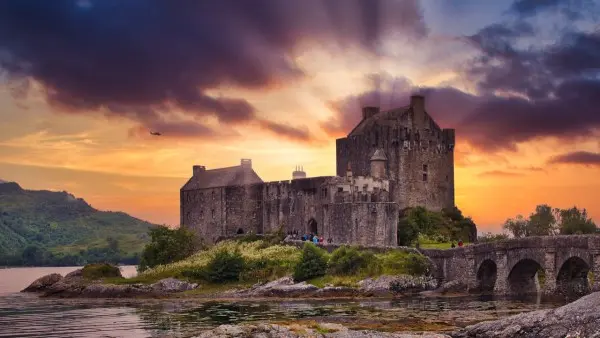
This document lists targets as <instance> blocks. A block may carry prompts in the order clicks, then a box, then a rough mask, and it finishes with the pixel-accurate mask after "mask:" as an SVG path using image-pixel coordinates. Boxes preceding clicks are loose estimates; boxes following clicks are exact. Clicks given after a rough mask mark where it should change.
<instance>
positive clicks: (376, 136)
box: [373, 131, 379, 146]
mask: <svg viewBox="0 0 600 338" xmlns="http://www.w3.org/2000/svg"><path fill="white" fill-rule="evenodd" d="M378 144H379V133H378V132H377V131H375V132H373V145H374V146H377V145H378Z"/></svg>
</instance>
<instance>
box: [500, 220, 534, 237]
mask: <svg viewBox="0 0 600 338" xmlns="http://www.w3.org/2000/svg"><path fill="white" fill-rule="evenodd" d="M502 227H503V228H504V229H505V230H507V231H509V232H510V233H512V235H513V236H514V237H515V238H521V237H527V236H529V222H528V221H527V220H526V219H525V218H524V217H523V216H522V215H517V217H515V218H509V219H507V220H506V222H504V225H503V226H502Z"/></svg>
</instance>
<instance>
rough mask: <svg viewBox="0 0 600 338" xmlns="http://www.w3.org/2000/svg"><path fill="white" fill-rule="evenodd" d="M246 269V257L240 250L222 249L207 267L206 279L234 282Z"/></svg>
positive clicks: (214, 281) (215, 281)
mask: <svg viewBox="0 0 600 338" xmlns="http://www.w3.org/2000/svg"><path fill="white" fill-rule="evenodd" d="M243 270H244V257H242V255H241V254H240V253H239V251H237V250H236V251H233V252H230V251H227V250H221V251H219V252H217V254H216V255H215V257H214V258H213V259H212V260H211V261H210V262H209V263H208V265H207V266H206V268H205V270H204V271H205V274H206V276H205V279H206V280H208V281H209V282H213V283H220V282H232V281H238V280H239V279H240V273H242V271H243Z"/></svg>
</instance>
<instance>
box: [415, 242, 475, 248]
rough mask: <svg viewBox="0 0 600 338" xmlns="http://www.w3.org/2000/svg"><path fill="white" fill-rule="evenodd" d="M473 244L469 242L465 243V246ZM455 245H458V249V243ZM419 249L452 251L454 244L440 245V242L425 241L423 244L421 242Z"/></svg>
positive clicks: (445, 243)
mask: <svg viewBox="0 0 600 338" xmlns="http://www.w3.org/2000/svg"><path fill="white" fill-rule="evenodd" d="M469 244H471V243H468V242H463V246H467V245H469ZM454 245H456V247H458V243H454ZM419 247H420V248H421V249H443V250H445V249H451V248H452V242H444V243H438V242H428V241H423V242H419Z"/></svg>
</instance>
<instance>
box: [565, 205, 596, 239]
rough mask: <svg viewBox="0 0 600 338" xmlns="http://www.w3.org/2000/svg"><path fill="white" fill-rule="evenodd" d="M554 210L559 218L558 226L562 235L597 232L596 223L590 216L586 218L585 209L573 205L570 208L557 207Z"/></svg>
mask: <svg viewBox="0 0 600 338" xmlns="http://www.w3.org/2000/svg"><path fill="white" fill-rule="evenodd" d="M556 211H557V214H558V216H559V219H560V223H559V225H558V227H559V230H560V233H561V234H562V235H573V234H591V233H596V232H598V228H597V226H596V224H595V223H594V222H593V221H592V219H591V218H588V216H587V211H586V210H585V209H583V210H579V209H577V207H573V208H570V209H557V210H556Z"/></svg>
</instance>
